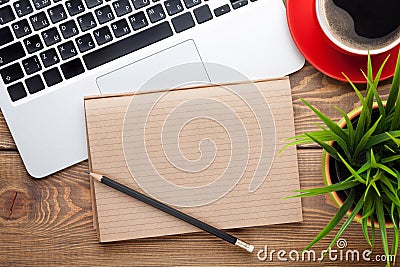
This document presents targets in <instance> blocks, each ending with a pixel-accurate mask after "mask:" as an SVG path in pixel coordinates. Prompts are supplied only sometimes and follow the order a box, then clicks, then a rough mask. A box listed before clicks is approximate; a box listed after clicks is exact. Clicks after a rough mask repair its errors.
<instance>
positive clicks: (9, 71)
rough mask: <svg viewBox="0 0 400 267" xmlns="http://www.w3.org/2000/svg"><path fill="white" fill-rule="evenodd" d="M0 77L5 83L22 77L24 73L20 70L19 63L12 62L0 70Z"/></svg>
mask: <svg viewBox="0 0 400 267" xmlns="http://www.w3.org/2000/svg"><path fill="white" fill-rule="evenodd" d="M0 75H1V78H2V79H3V82H4V83H5V84H9V83H13V82H15V81H17V80H19V79H21V78H22V77H24V73H23V72H22V68H21V66H20V65H19V63H14V64H12V65H10V66H8V67H5V68H4V69H1V70H0Z"/></svg>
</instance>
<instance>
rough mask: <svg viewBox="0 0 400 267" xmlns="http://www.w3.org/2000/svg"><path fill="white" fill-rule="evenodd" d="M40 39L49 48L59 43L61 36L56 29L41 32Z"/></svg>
mask: <svg viewBox="0 0 400 267" xmlns="http://www.w3.org/2000/svg"><path fill="white" fill-rule="evenodd" d="M42 38H43V40H44V42H45V43H46V45H47V46H51V45H53V44H56V43H58V42H60V41H61V36H60V34H59V33H58V30H57V28H56V27H53V28H50V29H48V30H46V31H44V32H42Z"/></svg>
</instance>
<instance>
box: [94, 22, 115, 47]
mask: <svg viewBox="0 0 400 267" xmlns="http://www.w3.org/2000/svg"><path fill="white" fill-rule="evenodd" d="M93 35H94V38H95V39H96V42H97V44H98V45H103V44H105V43H108V42H110V41H112V39H113V37H112V35H111V32H110V29H109V28H108V27H107V26H105V27H102V28H100V29H97V30H95V31H94V32H93Z"/></svg>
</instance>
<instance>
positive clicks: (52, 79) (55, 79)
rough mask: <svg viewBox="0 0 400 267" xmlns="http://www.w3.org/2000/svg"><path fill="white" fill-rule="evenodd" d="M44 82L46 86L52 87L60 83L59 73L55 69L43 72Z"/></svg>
mask: <svg viewBox="0 0 400 267" xmlns="http://www.w3.org/2000/svg"><path fill="white" fill-rule="evenodd" d="M43 77H44V81H45V82H46V84H47V86H53V85H56V84H58V83H60V82H62V80H63V79H62V77H61V73H60V71H59V70H58V68H57V67H55V68H52V69H49V70H47V71H45V72H43Z"/></svg>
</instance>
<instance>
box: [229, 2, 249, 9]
mask: <svg viewBox="0 0 400 267" xmlns="http://www.w3.org/2000/svg"><path fill="white" fill-rule="evenodd" d="M248 3H249V2H248V0H238V1H235V2H232V7H233V9H238V8H240V7H243V6H245V5H247V4H248Z"/></svg>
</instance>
